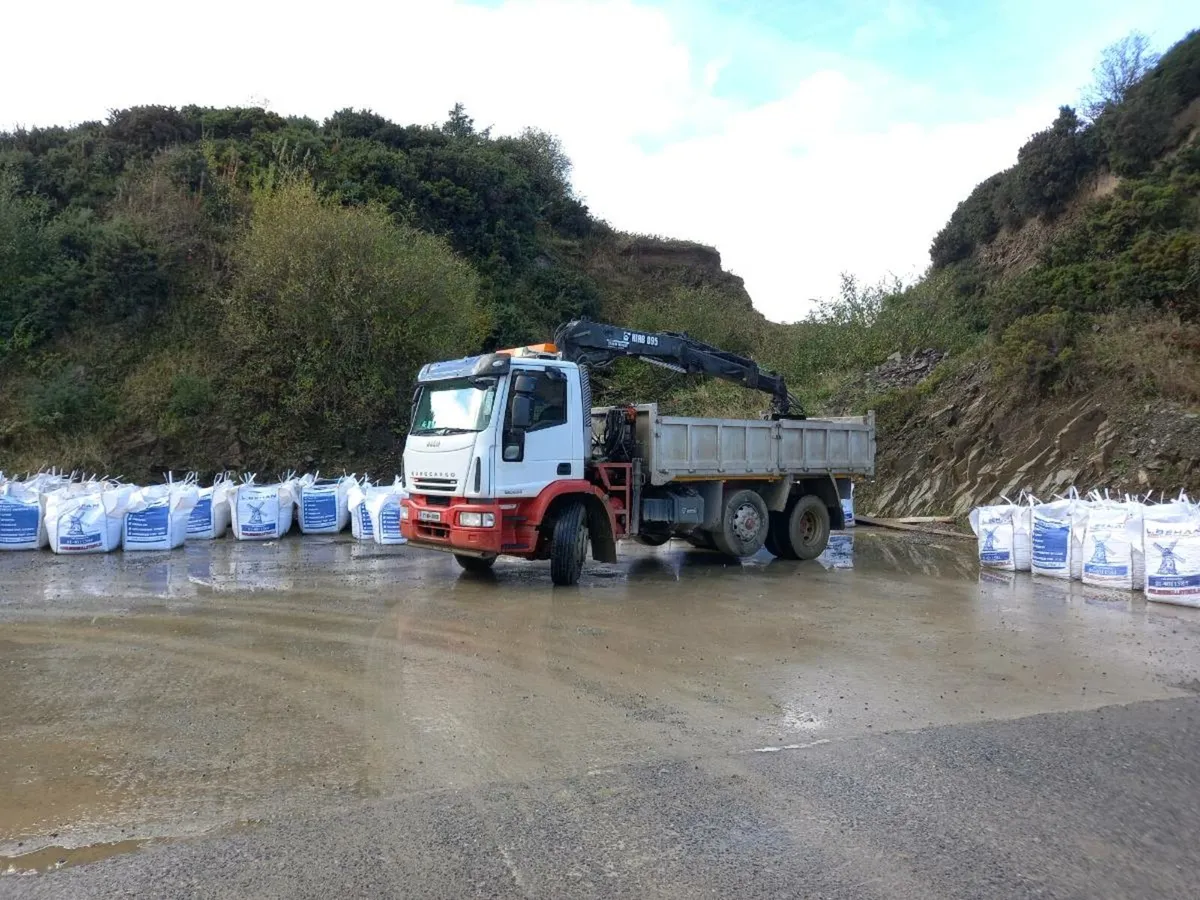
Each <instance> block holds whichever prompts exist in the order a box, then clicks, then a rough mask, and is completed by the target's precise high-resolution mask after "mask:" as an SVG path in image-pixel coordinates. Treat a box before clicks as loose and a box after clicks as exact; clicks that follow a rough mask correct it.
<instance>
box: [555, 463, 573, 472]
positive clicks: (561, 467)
mask: <svg viewBox="0 0 1200 900" xmlns="http://www.w3.org/2000/svg"><path fill="white" fill-rule="evenodd" d="M558 474H559V475H570V474H571V464H570V463H559V464H558Z"/></svg>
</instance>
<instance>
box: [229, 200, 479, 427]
mask: <svg viewBox="0 0 1200 900" xmlns="http://www.w3.org/2000/svg"><path fill="white" fill-rule="evenodd" d="M235 263H236V267H237V271H236V275H235V278H234V282H233V288H232V292H231V296H230V298H229V300H228V302H227V304H226V320H225V326H224V329H223V334H224V335H225V337H226V339H227V340H228V341H229V342H230V344H231V345H232V347H233V348H234V351H235V353H236V357H237V360H238V362H237V368H236V370H235V371H233V372H231V373H230V378H231V380H232V382H233V384H234V386H235V388H236V392H237V394H238V396H239V398H240V399H241V402H242V404H243V412H244V413H245V414H247V415H249V414H251V413H253V414H254V415H256V416H257V415H260V414H261V413H263V412H264V411H265V412H267V413H268V416H267V420H266V421H267V423H268V424H269V426H270V427H271V428H279V429H283V430H284V431H286V432H290V433H292V434H296V433H301V434H307V435H309V436H311V437H313V438H323V439H324V440H325V441H326V443H328V444H331V445H336V444H338V443H343V444H353V443H356V442H357V441H358V440H359V439H361V437H362V435H363V434H364V433H365V432H366V431H367V430H369V429H372V428H375V427H377V426H381V425H382V426H388V427H391V428H392V429H393V430H395V431H397V432H398V431H400V430H401V429H402V428H403V427H404V425H405V424H406V417H407V413H408V408H407V407H408V404H407V398H408V396H409V395H410V393H411V389H412V385H413V381H414V378H415V375H416V371H417V369H418V367H419V366H420V365H421V364H422V363H424V362H428V361H430V360H437V359H445V358H450V357H454V356H460V355H464V354H465V353H466V352H470V351H473V350H475V349H476V348H477V347H478V346H479V344H480V342H481V341H482V339H483V335H484V334H485V333H486V328H487V326H488V322H487V319H486V316H485V315H483V311H482V310H481V309H480V307H479V306H478V303H477V299H476V295H477V279H476V277H475V274H474V273H473V272H472V270H471V267H470V266H469V265H467V264H466V263H465V262H464V261H463V260H461V259H459V258H458V257H456V256H455V255H454V254H453V253H452V252H451V251H450V249H449V248H448V247H447V246H446V243H445V241H443V240H441V239H440V238H437V237H434V236H432V235H430V234H426V233H424V232H420V231H417V230H415V229H413V228H410V227H408V226H402V225H397V224H396V223H395V222H393V221H392V219H391V217H390V216H389V215H388V213H387V211H386V210H385V209H383V208H382V207H379V206H377V205H374V204H368V205H364V206H357V207H345V206H341V205H340V204H338V203H337V202H336V201H334V200H332V199H329V198H322V197H320V196H318V195H317V193H316V191H315V190H314V189H313V187H312V186H311V184H309V183H306V182H301V181H295V182H288V183H284V184H282V185H281V186H279V187H278V188H276V189H274V190H272V191H269V192H264V193H261V194H260V195H259V196H258V197H257V198H256V200H255V206H254V213H253V216H252V219H251V224H250V229H249V231H248V232H247V234H246V235H245V237H244V239H243V240H242V241H241V243H240V245H239V246H238V247H237V250H236V253H235ZM260 421H261V420H260ZM262 437H264V438H267V437H268V436H267V435H263V436H262Z"/></svg>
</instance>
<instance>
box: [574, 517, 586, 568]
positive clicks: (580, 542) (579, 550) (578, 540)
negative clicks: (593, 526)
mask: <svg viewBox="0 0 1200 900" xmlns="http://www.w3.org/2000/svg"><path fill="white" fill-rule="evenodd" d="M587 541H588V531H587V528H586V527H584V526H582V525H581V526H580V527H579V532H578V533H577V534H576V535H575V564H576V565H577V566H582V565H583V561H584V560H585V559H587Z"/></svg>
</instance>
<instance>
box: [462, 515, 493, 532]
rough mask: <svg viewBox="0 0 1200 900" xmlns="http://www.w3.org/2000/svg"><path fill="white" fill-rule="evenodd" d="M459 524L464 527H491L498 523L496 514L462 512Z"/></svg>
mask: <svg viewBox="0 0 1200 900" xmlns="http://www.w3.org/2000/svg"><path fill="white" fill-rule="evenodd" d="M458 524H459V525H461V526H463V527H464V528H491V527H492V526H493V525H495V524H496V514H495V513H490V512H485V513H477V512H460V513H459V514H458Z"/></svg>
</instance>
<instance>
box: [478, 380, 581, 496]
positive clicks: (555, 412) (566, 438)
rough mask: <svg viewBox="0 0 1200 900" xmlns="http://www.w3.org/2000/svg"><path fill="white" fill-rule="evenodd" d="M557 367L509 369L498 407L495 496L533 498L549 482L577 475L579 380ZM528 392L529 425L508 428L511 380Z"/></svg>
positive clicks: (513, 385)
mask: <svg viewBox="0 0 1200 900" xmlns="http://www.w3.org/2000/svg"><path fill="white" fill-rule="evenodd" d="M573 374H574V373H568V372H567V371H564V370H563V369H544V370H538V369H521V370H514V371H513V373H512V376H511V382H510V385H509V390H508V399H507V402H506V403H505V408H504V422H503V425H502V431H501V439H500V442H499V443H500V445H499V447H498V448H497V450H498V454H499V457H500V459H499V462H498V464H497V466H496V472H497V475H498V478H497V488H498V489H497V491H496V494H497V496H499V497H536V496H537V495H538V494H539V493H541V491H542V489H543V488H545V487H546V486H547V485H548V484H550V483H551V482H552V481H558V480H561V479H564V478H582V477H583V431H582V428H583V426H582V424H581V419H580V415H581V412H580V409H581V406H580V404H581V400H580V397H579V381H578V378H577V377H572V375H573ZM518 378H526V379H531V380H532V383H530V381H529V380H527V381H525V382H524V386H525V387H527V388H529V390H527V391H526V395H527V396H529V397H530V398H531V400H532V402H531V410H530V416H529V426H528V427H527V428H525V429H524V431H523V432H521V431H517V430H515V429H514V428H513V405H514V401H515V400H516V398H517V396H518V392H517V390H516V386H517V379H518Z"/></svg>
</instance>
